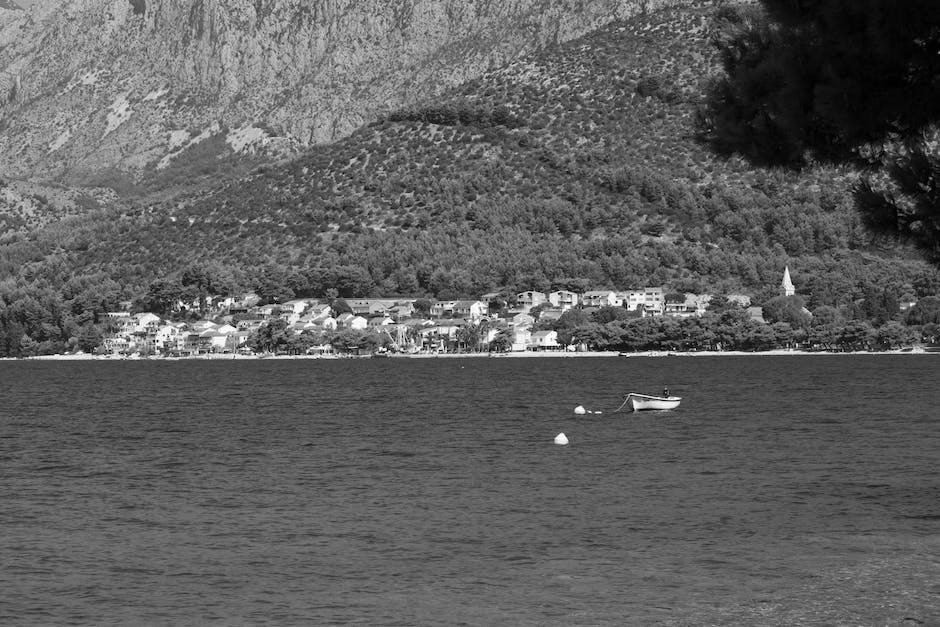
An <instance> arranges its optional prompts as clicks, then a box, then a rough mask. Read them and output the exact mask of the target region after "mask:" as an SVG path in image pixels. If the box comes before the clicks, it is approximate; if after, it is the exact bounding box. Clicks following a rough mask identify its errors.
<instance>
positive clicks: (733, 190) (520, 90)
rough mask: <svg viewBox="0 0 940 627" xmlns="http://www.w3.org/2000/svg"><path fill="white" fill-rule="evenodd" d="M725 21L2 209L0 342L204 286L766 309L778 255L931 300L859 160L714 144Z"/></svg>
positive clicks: (664, 30) (573, 54)
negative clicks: (267, 153) (664, 296)
mask: <svg viewBox="0 0 940 627" xmlns="http://www.w3.org/2000/svg"><path fill="white" fill-rule="evenodd" d="M726 18H727V16H726V15H725V14H722V13H721V12H720V11H719V12H718V13H716V12H715V9H714V6H713V3H710V2H709V3H706V2H703V3H701V4H699V5H698V6H693V7H691V8H690V7H684V8H681V9H679V8H677V9H672V10H665V11H661V12H656V13H652V14H649V15H644V16H640V17H637V18H634V19H631V20H629V21H625V22H617V23H613V24H610V25H608V26H607V27H605V28H603V29H601V30H599V31H597V32H595V33H593V34H591V35H589V36H587V37H584V38H582V39H580V40H577V41H574V42H571V43H568V44H565V45H562V46H558V47H556V48H553V49H549V50H545V51H543V52H542V53H540V54H538V55H534V56H532V57H530V58H527V59H523V60H520V61H517V62H514V63H511V64H509V65H507V66H505V67H502V68H497V69H493V70H492V71H490V72H488V73H487V74H485V75H484V76H482V77H481V78H479V79H477V80H474V81H471V82H468V83H467V84H465V85H463V86H462V87H461V88H459V89H457V90H454V91H452V92H450V93H448V94H446V95H445V96H443V97H441V98H440V99H438V100H437V101H435V102H427V103H425V104H424V105H423V106H420V107H416V108H414V109H410V110H405V111H398V112H396V113H393V114H390V115H388V116H387V117H385V118H384V119H381V120H377V121H375V122H374V123H372V124H370V125H368V126H366V127H363V128H361V129H359V130H358V131H356V132H355V133H353V134H352V135H351V136H350V137H348V138H346V139H344V140H342V141H339V142H337V143H335V144H331V145H325V146H321V147H318V148H316V149H313V150H311V151H309V152H308V153H306V154H304V155H301V156H299V157H297V158H296V159H292V160H289V161H284V162H279V163H272V164H263V165H260V166H256V165H254V164H250V163H247V162H244V161H242V162H233V161H231V160H223V159H219V158H217V156H216V153H215V152H214V151H213V140H211V139H210V140H207V142H206V143H204V144H203V145H201V146H197V147H196V148H193V149H191V150H189V151H188V152H186V153H184V154H183V155H181V156H180V157H179V158H178V159H177V160H176V161H175V162H173V163H172V164H171V165H170V167H168V168H165V169H153V170H152V171H148V172H145V173H143V174H142V175H141V176H140V177H139V178H138V179H137V180H135V181H134V182H133V185H128V186H126V187H123V188H122V189H121V190H120V191H121V192H122V194H123V195H122V196H120V197H119V199H118V200H116V201H114V202H113V203H112V204H110V205H108V206H105V207H104V208H89V209H88V210H87V211H86V212H84V213H82V214H81V215H78V216H72V217H63V218H62V219H60V220H58V221H55V222H52V223H49V224H45V225H41V226H39V227H36V228H30V227H29V226H28V225H24V224H13V223H9V224H8V227H9V228H8V229H7V230H6V232H5V233H3V234H2V235H0V354H17V352H18V351H19V350H20V349H19V347H20V346H21V345H22V339H23V338H24V336H25V337H27V338H29V339H30V340H31V341H32V342H36V343H39V344H42V343H44V342H45V343H46V345H47V346H49V347H58V348H61V347H63V346H72V347H74V346H76V345H77V343H79V342H80V341H82V338H84V337H85V335H89V336H91V337H94V333H95V329H96V328H97V327H95V325H97V324H100V315H101V313H102V312H104V311H108V310H111V309H114V308H117V307H118V305H119V303H120V302H122V301H136V303H137V306H138V307H144V306H146V305H147V303H148V302H151V303H152V302H154V301H157V300H159V299H160V298H161V294H162V295H163V296H166V295H167V294H169V295H171V296H173V295H177V294H180V293H184V294H186V293H188V294H192V293H198V292H205V291H207V290H208V291H211V292H212V293H216V294H226V293H233V292H236V291H244V290H254V291H256V292H257V293H258V294H259V295H261V296H262V297H263V298H265V299H267V300H270V301H275V302H276V301H277V300H279V299H286V298H290V297H294V296H297V297H301V296H310V297H322V296H326V295H330V296H331V297H335V296H340V297H353V296H362V297H364V296H380V295H381V296H387V295H407V296H413V297H418V296H421V297H433V298H458V297H467V296H474V295H479V294H482V293H484V292H490V291H503V292H505V293H507V294H512V293H515V292H519V291H522V290H526V289H534V290H540V291H550V290H552V289H571V290H574V291H583V290H586V289H592V288H609V289H629V288H634V287H639V286H644V285H658V286H664V287H665V288H666V290H667V291H668V292H673V293H682V292H694V293H712V294H729V293H745V294H748V295H750V296H751V297H752V301H753V302H755V303H756V304H763V303H765V302H767V301H769V300H770V299H772V298H773V297H775V296H777V285H778V284H779V278H780V273H781V271H782V269H783V267H784V266H789V267H790V268H791V271H792V272H793V279H794V283H795V284H796V288H797V291H798V293H799V294H801V295H802V297H803V299H804V300H805V306H806V308H807V309H808V310H809V311H811V312H812V311H814V310H816V309H818V308H821V307H825V308H828V309H827V311H828V310H829V309H831V310H835V311H838V312H840V313H839V315H840V316H842V317H843V318H845V317H848V318H851V317H853V316H854V317H862V318H864V317H865V311H866V308H865V307H864V306H863V305H862V303H864V302H865V300H866V299H867V300H868V301H869V303H870V302H871V300H872V299H873V298H874V296H873V295H876V294H877V295H878V298H887V299H889V300H892V302H897V303H899V302H913V301H916V300H918V299H923V298H925V297H929V296H932V295H934V294H936V293H937V292H938V288H940V275H938V273H937V271H936V270H935V269H934V268H933V267H931V266H929V265H928V264H926V263H925V262H924V261H923V260H922V259H921V258H920V257H919V256H918V255H917V254H916V253H915V252H914V251H913V250H912V249H910V248H907V247H906V246H904V245H903V244H901V243H899V242H898V241H896V240H895V239H892V238H890V237H886V236H884V235H881V236H874V235H872V234H871V232H870V231H869V230H868V229H866V228H865V226H864V225H863V223H862V219H861V218H860V216H859V214H858V212H857V211H856V208H855V202H854V197H853V195H852V190H853V189H854V188H855V185H856V183H857V181H858V177H859V172H860V170H859V168H858V167H856V165H854V164H851V163H835V162H831V161H830V162H825V161H820V162H815V161H814V162H812V163H806V164H801V166H800V167H799V168H793V167H788V166H785V165H779V166H777V165H771V166H765V167H757V166H755V164H754V163H752V162H749V161H747V160H745V159H743V158H741V157H738V156H736V154H735V153H734V152H729V153H728V154H725V155H722V154H720V153H719V152H715V151H713V150H712V146H711V145H709V141H708V138H703V136H702V123H701V120H702V116H703V115H705V112H706V108H705V105H706V99H707V96H708V94H709V93H713V91H710V90H713V89H714V88H713V85H714V81H715V79H716V77H717V76H720V75H721V73H722V71H723V70H722V63H721V61H722V59H721V54H720V48H719V47H716V45H715V42H716V41H720V40H721V33H722V30H721V29H722V28H724V27H725V26H726V24H725V23H724V22H726V21H727V19H726ZM723 20H724V22H723ZM249 168H250V169H249ZM106 180H107V177H102V179H101V180H97V181H96V182H95V183H96V184H102V182H103V181H106ZM869 309H871V308H870V307H869ZM891 316H893V317H894V318H895V319H897V320H902V319H903V315H902V314H901V313H899V311H898V310H895V311H892V312H891ZM881 322H884V320H882V321H881ZM83 334H84V335H83Z"/></svg>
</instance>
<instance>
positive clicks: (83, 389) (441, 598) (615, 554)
mask: <svg viewBox="0 0 940 627" xmlns="http://www.w3.org/2000/svg"><path fill="white" fill-rule="evenodd" d="M938 380H940V356H932V355H923V356H919V355H905V356H818V357H714V358H712V357H696V358H681V357H668V358H583V359H563V358H549V359H545V358H531V359H490V358H481V359H424V360H416V359H388V360H332V361H331V360H322V361H265V360H261V361H237V362H204V361H198V362H194V361H190V362H120V363H113V362H82V363H76V362H2V363H0V623H2V624H11V625H13V624H15V625H29V624H94V625H130V624H225V625H229V624H262V623H263V624H321V625H322V624H346V623H358V624H381V625H451V624H465V625H710V624H714V625H794V624H805V625H917V624H925V625H930V624H934V625H936V624H940V418H938V414H940V412H938V407H940V386H938V385H937V381H938ZM664 384H668V385H669V387H670V389H671V391H672V392H673V393H675V394H679V395H682V396H684V397H685V400H684V401H683V404H682V406H681V407H680V408H679V409H678V410H676V411H674V412H655V413H643V414H628V413H617V414H613V413H611V410H613V409H615V408H616V407H617V406H618V405H619V404H620V402H621V401H622V398H623V395H624V394H625V393H626V392H627V391H630V390H634V391H650V392H656V391H658V390H660V389H661V387H662V386H663V385H664ZM579 404H581V405H584V406H585V407H587V408H588V409H592V410H603V411H604V413H603V414H600V415H597V414H592V415H587V416H575V415H574V414H573V411H572V410H573V408H574V407H575V406H576V405H579ZM560 432H564V433H565V434H567V436H568V438H569V440H570V444H569V445H568V446H557V445H555V444H553V439H554V437H555V435H556V434H558V433H560Z"/></svg>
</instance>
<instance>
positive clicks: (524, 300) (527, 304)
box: [515, 290, 548, 313]
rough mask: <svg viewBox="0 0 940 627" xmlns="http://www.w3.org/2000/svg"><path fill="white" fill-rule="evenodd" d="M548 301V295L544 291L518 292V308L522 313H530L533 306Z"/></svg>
mask: <svg viewBox="0 0 940 627" xmlns="http://www.w3.org/2000/svg"><path fill="white" fill-rule="evenodd" d="M547 302H548V296H546V295H545V293H544V292H537V291H535V290H526V291H525V292H519V293H518V294H516V307H515V308H516V309H517V310H519V311H521V312H522V313H529V311H530V310H531V309H532V308H533V307H538V306H539V305H542V304H544V303H547Z"/></svg>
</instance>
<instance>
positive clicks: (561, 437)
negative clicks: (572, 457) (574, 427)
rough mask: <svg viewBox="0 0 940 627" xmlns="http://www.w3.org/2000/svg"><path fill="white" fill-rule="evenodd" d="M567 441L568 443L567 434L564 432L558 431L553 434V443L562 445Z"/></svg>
mask: <svg viewBox="0 0 940 627" xmlns="http://www.w3.org/2000/svg"><path fill="white" fill-rule="evenodd" d="M567 443H568V436H566V435H565V434H564V433H559V434H558V435H556V436H555V444H561V445H562V446H564V445H565V444H567Z"/></svg>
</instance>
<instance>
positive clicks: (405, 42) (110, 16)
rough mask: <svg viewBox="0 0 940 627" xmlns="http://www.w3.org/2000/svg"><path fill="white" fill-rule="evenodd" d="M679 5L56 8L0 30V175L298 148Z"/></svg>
mask: <svg viewBox="0 0 940 627" xmlns="http://www.w3.org/2000/svg"><path fill="white" fill-rule="evenodd" d="M677 1H682V0H673V1H671V2H669V1H665V0H662V1H661V0H644V1H643V2H639V1H638V0H585V1H581V2H571V1H566V2H558V1H547V0H512V1H509V2H494V1H490V0H476V1H474V2H466V1H458V0H447V1H445V2H432V1H431V0H397V1H396V2H394V3H387V2H384V1H380V0H368V1H353V0H331V1H330V2H324V3H318V4H316V5H309V4H307V3H304V2H297V1H296V0H261V1H258V2H250V1H249V0H230V1H226V2H222V1H221V0H204V1H200V2H196V1H194V0H168V1H167V2H161V3H154V2H149V3H148V2H146V1H145V0H69V1H67V2H58V1H56V0H46V1H44V2H40V3H38V4H37V5H35V6H33V7H32V8H31V9H30V10H29V11H16V12H8V13H7V14H6V17H5V18H4V19H3V20H2V21H0V176H4V177H8V178H29V179H32V180H34V181H40V180H42V181H47V182H49V181H51V182H58V183H67V184H70V185H88V184H89V179H93V178H94V176H95V175H96V174H99V173H100V172H101V171H103V170H107V169H108V168H116V169H117V170H120V171H124V172H129V173H131V174H132V175H136V174H137V173H139V172H141V171H152V170H159V169H162V168H165V167H167V165H168V164H169V163H170V162H171V161H172V160H173V159H174V158H175V157H176V156H178V154H179V153H181V152H183V151H185V150H186V149H187V148H190V147H192V146H194V145H195V144H197V143H199V142H201V141H204V140H206V139H221V141H216V144H217V147H218V149H219V150H220V151H221V152H222V153H256V154H261V155H263V157H264V158H266V159H270V158H279V157H284V156H288V155H292V154H296V153H297V152H298V151H299V150H300V149H302V148H304V147H307V146H310V145H314V144H319V143H323V142H329V141H333V140H336V139H337V138H339V137H342V136H345V135H347V134H348V133H349V132H351V131H353V130H354V129H355V128H358V127H359V126H361V125H362V124H365V123H368V122H369V121H371V120H372V119H374V118H375V117H376V116H378V115H380V114H383V113H387V112H389V111H392V110H395V109H397V108H399V107H401V106H406V105H408V104H413V103H416V102H419V101H420V100H422V99H424V98H427V97H430V96H433V95H434V94H437V93H440V91H442V90H443V89H445V88H447V87H451V86H455V85H457V84H459V83H461V82H463V81H465V80H467V79H469V78H472V77H473V76H475V75H477V74H479V73H480V72H482V71H483V70H485V69H486V68H487V67H491V66H495V65H498V64H500V63H503V62H505V61H507V60H509V59H512V58H515V57H517V56H519V55H520V54H522V53H525V52H531V51H532V50H535V49H538V48H541V47H544V46H546V45H550V44H554V43H558V42H562V41H566V40H569V39H571V38H573V37H576V36H578V35H581V34H583V33H585V32H588V31H590V30H592V29H594V28H596V27H598V26H600V25H601V24H603V23H606V22H608V21H610V20H611V19H617V18H623V17H626V16H629V15H632V14H635V13H637V12H639V11H641V10H653V9H655V8H657V7H659V6H661V5H668V4H674V3H675V2H677Z"/></svg>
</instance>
